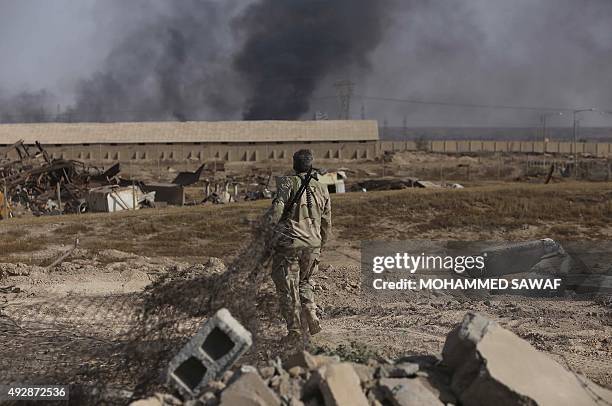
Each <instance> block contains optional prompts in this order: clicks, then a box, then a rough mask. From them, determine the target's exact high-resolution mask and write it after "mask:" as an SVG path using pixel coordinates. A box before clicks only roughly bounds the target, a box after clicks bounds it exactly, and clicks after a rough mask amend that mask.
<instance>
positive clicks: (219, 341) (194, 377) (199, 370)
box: [167, 309, 253, 397]
mask: <svg viewBox="0 0 612 406" xmlns="http://www.w3.org/2000/svg"><path fill="white" fill-rule="evenodd" d="M252 342H253V341H252V338H251V333H250V332H248V331H247V330H246V329H245V328H244V327H242V325H241V324H240V323H239V322H238V321H237V320H236V319H234V318H233V317H232V315H231V314H230V312H229V311H228V310H227V309H221V310H219V311H218V312H217V313H216V314H215V315H214V316H213V317H211V318H210V319H208V320H207V321H206V322H205V323H204V324H203V325H202V327H201V328H200V329H199V330H198V332H197V333H196V334H195V335H194V336H193V338H192V339H191V340H190V341H189V342H188V343H187V344H186V345H185V346H184V347H183V348H182V349H181V351H180V352H179V353H178V354H177V355H176V356H175V357H174V358H173V359H172V361H170V364H169V366H168V373H167V377H168V382H169V383H172V384H174V385H175V386H176V387H177V388H178V389H179V391H181V393H183V394H184V395H187V396H191V397H197V396H198V395H199V394H200V392H201V391H202V390H203V389H204V388H205V387H206V384H207V383H208V382H209V381H211V380H214V379H220V378H221V377H222V376H223V373H224V372H225V371H227V370H228V369H229V368H230V367H231V366H232V365H233V364H234V362H236V360H237V359H238V358H240V356H241V355H242V354H244V353H245V352H246V351H247V350H248V349H249V348H250V347H251V344H252Z"/></svg>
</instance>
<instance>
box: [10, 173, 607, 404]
mask: <svg viewBox="0 0 612 406" xmlns="http://www.w3.org/2000/svg"><path fill="white" fill-rule="evenodd" d="M611 191H612V186H611V185H609V184H599V185H595V186H593V185H590V186H584V185H577V186H574V187H569V188H565V189H560V188H554V187H553V186H551V187H550V188H549V189H545V190H543V189H537V188H527V189H525V188H522V187H519V188H518V189H517V188H515V187H514V186H511V185H510V186H501V187H499V188H497V189H495V188H489V189H487V188H484V189H479V188H477V189H475V190H465V191H460V192H459V193H457V191H453V190H446V191H442V192H428V191H424V192H423V191H403V192H388V193H380V194H379V193H368V194H363V195H352V196H349V195H347V196H342V197H339V198H336V199H335V201H336V203H338V204H336V205H335V214H336V218H337V222H336V223H337V232H336V235H337V238H336V239H335V240H334V241H333V242H332V244H331V245H330V247H328V249H327V250H326V251H325V252H324V254H323V257H322V264H321V271H320V273H319V275H318V277H317V278H316V282H317V285H318V292H319V303H320V305H321V308H322V310H323V313H324V319H323V324H324V332H322V333H321V334H320V335H318V336H316V337H315V338H314V340H313V342H312V347H313V350H315V351H323V352H326V353H335V354H338V355H340V356H341V357H343V358H347V359H353V360H359V359H366V358H367V357H374V356H381V357H390V358H393V357H397V356H400V355H405V354H430V353H439V352H440V350H441V347H442V344H443V342H444V338H445V335H446V333H447V332H448V331H449V330H450V329H451V327H452V326H453V325H455V324H456V323H457V322H459V321H460V319H461V317H462V316H463V315H464V314H465V312H466V311H467V310H475V311H479V312H482V313H484V314H487V315H488V316H490V317H492V318H493V319H495V320H497V321H499V322H500V323H501V324H502V325H504V326H506V327H508V328H510V329H511V330H512V331H514V332H515V333H517V334H518V335H520V336H521V337H523V338H525V339H527V340H528V341H529V342H531V343H532V344H533V345H534V346H536V347H537V348H538V349H540V350H542V351H546V352H548V353H550V354H551V355H552V356H553V357H554V358H556V359H557V360H559V361H560V362H561V363H562V364H567V365H568V366H569V367H570V368H572V369H574V370H576V371H579V372H582V373H584V374H585V375H587V376H588V377H590V378H591V379H593V380H594V381H595V382H598V383H600V384H602V385H604V386H607V387H612V366H611V365H610V363H609V360H610V359H612V342H611V340H610V337H612V307H611V306H612V303H611V302H610V298H609V297H608V298H607V299H606V298H599V299H591V298H587V297H575V296H568V297H564V298H554V299H544V298H527V297H518V296H486V297H472V298H470V297H466V296H464V295H462V296H450V295H446V294H434V293H420V294H410V295H406V297H405V298H404V299H403V300H395V299H394V300H391V299H381V298H380V297H372V296H370V295H367V294H365V292H362V291H361V290H360V272H359V261H360V253H359V242H360V240H362V239H367V238H372V237H378V238H380V239H399V238H410V236H411V235H412V236H414V235H419V237H420V238H438V239H443V238H449V237H451V236H454V238H466V239H468V238H473V239H476V238H505V239H523V238H525V239H527V238H542V237H548V236H551V237H564V236H565V237H567V233H573V236H574V237H575V238H576V239H579V238H584V239H590V240H593V239H602V240H603V239H606V238H607V239H610V237H612V231H611V228H610V224H611V223H612V222H610V219H612V207H611V206H610V200H609V196H610V193H612V192H611ZM507 196H515V201H514V202H508V201H506V199H507ZM538 202H540V203H542V202H545V204H546V205H547V206H546V207H550V208H555V210H559V211H556V212H550V211H551V210H549V212H546V211H545V210H542V211H541V212H540V213H534V212H529V211H530V210H532V209H533V208H535V207H537V205H538ZM266 204H267V202H256V203H251V204H239V205H237V206H227V207H207V208H197V209H170V210H167V211H152V212H146V211H142V212H140V213H135V214H134V213H129V214H118V215H117V216H114V217H110V216H106V215H104V216H100V215H94V216H83V217H80V218H76V217H74V218H71V217H66V218H45V219H31V220H28V219H24V220H15V221H9V222H4V223H2V224H0V227H2V237H3V243H4V244H5V247H6V246H8V242H10V241H9V239H10V235H11V234H12V233H17V235H19V236H20V237H19V238H18V239H17V240H18V241H13V242H12V243H13V247H21V248H22V250H21V251H19V249H16V250H15V252H13V253H8V252H6V251H4V252H1V253H0V255H1V256H2V257H3V259H2V262H10V263H18V262H27V263H28V264H25V265H19V266H15V265H13V266H7V265H4V266H2V267H1V268H0V287H9V286H14V288H12V290H13V291H12V292H10V290H11V289H9V290H8V291H7V290H5V292H9V293H2V294H0V298H1V300H2V302H0V308H2V315H3V316H8V317H1V318H0V323H1V324H0V327H1V329H0V330H1V333H0V334H1V335H2V336H3V337H2V341H3V343H5V345H4V346H3V348H2V350H0V351H1V353H0V364H1V365H0V371H1V372H0V381H2V382H25V381H33V382H42V381H45V380H47V381H49V380H50V379H52V380H55V381H56V382H57V383H81V384H91V385H94V384H97V383H99V382H104V383H106V384H108V385H109V387H108V388H106V389H105V390H106V391H107V392H108V391H110V392H109V393H114V394H115V395H116V396H119V395H117V393H116V392H113V391H116V390H119V389H123V390H128V391H136V392H137V393H144V392H146V391H150V389H151V387H155V386H156V385H159V384H160V383H161V374H162V373H163V369H164V366H165V362H166V360H167V359H168V358H169V357H171V356H172V355H173V351H175V350H176V349H177V348H178V346H180V345H181V344H182V343H183V342H184V341H185V340H186V339H188V338H189V336H190V334H191V333H192V332H193V331H194V329H195V328H196V327H197V325H198V323H199V322H200V321H201V320H202V319H203V317H204V316H205V315H206V313H207V311H210V308H209V305H208V303H207V295H209V294H210V288H211V287H212V286H213V285H214V282H215V281H217V280H218V279H216V278H217V277H218V275H219V274H220V272H221V270H222V268H223V266H222V265H221V264H220V263H219V262H218V261H214V260H213V261H212V262H210V261H209V260H206V259H205V258H206V257H208V256H209V255H211V254H213V252H214V251H217V252H218V253H219V254H218V255H214V256H219V257H223V258H224V259H226V260H227V261H228V262H229V261H230V260H231V256H232V254H231V253H232V249H231V246H232V245H233V247H234V252H235V250H236V249H237V247H236V245H237V244H236V240H235V239H234V240H232V241H230V242H229V243H228V241H224V242H223V243H221V242H216V241H215V240H216V239H225V238H235V237H232V236H234V235H241V233H243V232H244V230H248V227H249V222H248V221H247V219H253V218H256V217H257V213H260V212H261V211H262V210H263V208H264V207H265V205H266ZM390 205H392V206H390ZM515 206H516V207H515ZM559 208H561V209H559ZM385 210H386V212H385ZM394 210H395V211H394ZM515 211H516V212H521V211H527V212H526V215H525V216H524V217H523V218H522V219H520V220H517V218H513V217H511V216H512V215H513V213H514V212H515ZM458 212H459V213H460V214H461V216H462V218H456V217H457V214H456V213H458ZM453 213H455V215H454V216H455V218H452V217H451V216H453ZM495 213H497V215H496V217H495V218H492V215H493V214H495ZM211 215H212V216H215V218H214V219H210V218H206V217H205V216H211ZM585 215H588V216H589V217H588V218H587V217H585ZM446 216H449V217H448V221H445V219H446ZM551 218H554V221H553V220H551ZM152 219H156V220H157V221H156V222H153V221H152ZM196 219H197V221H201V222H202V221H210V223H207V224H208V227H213V228H215V229H216V233H209V232H208V231H206V230H205V231H202V229H200V230H199V233H200V234H197V238H196V239H195V240H192V239H190V238H189V236H190V235H194V233H196V232H198V230H194V228H192V227H197V226H194V221H195V220H196ZM359 219H360V220H359ZM410 219H413V221H411V220H410ZM470 222H472V223H471V224H470ZM200 225H201V228H204V229H205V227H206V224H204V223H200ZM451 225H452V228H451V227H450V226H451ZM220 226H221V227H220ZM568 230H569V231H568ZM74 231H77V232H79V234H80V236H81V239H82V241H83V242H84V244H83V245H84V247H83V248H82V249H80V250H77V251H76V252H75V253H74V255H73V256H71V257H70V259H69V260H68V261H67V262H66V263H64V264H62V265H61V266H60V267H58V268H57V269H55V270H53V271H50V272H48V271H46V270H44V269H43V268H40V267H37V266H35V265H34V264H43V265H45V264H48V263H50V262H51V261H52V259H53V258H55V257H57V255H58V254H59V253H60V252H62V250H65V249H67V248H68V244H69V241H71V239H72V238H73V233H74ZM179 231H180V233H179ZM173 233H174V234H173ZM419 233H420V234H419ZM555 233H556V235H555ZM550 234H552V235H550ZM102 236H106V237H108V238H112V237H113V238H115V237H116V239H115V240H111V239H109V240H107V239H102V238H101V237H102ZM164 236H166V237H167V239H166V246H163V245H162V244H161V241H162V239H163V238H164ZM32 239H36V242H37V244H38V246H36V247H34V248H33V247H31V246H30V245H28V244H34V242H33V241H32ZM158 239H159V242H158ZM13 240H15V239H13ZM7 241H8V242H7ZM62 241H63V242H64V243H65V245H64V246H62V245H61V242H62ZM96 241H98V243H97V245H96ZM117 241H119V242H124V241H125V242H126V243H125V244H124V245H123V248H124V250H112V248H116V247H117V246H121V244H117ZM181 242H182V243H183V244H188V246H189V251H188V252H189V254H190V255H183V253H184V252H187V250H184V249H183V250H181V248H180V247H179V246H178V244H179V243H181ZM147 244H151V245H147ZM199 244H201V245H202V246H203V247H204V248H203V249H202V250H201V251H199V250H197V247H198V245H199ZM141 247H143V249H142V250H141V249H140V248H141ZM152 247H153V248H152ZM155 247H158V248H155ZM155 249H157V250H158V251H159V254H158V255H156V252H155ZM173 250H174V252H176V254H175V255H169V253H171V252H173ZM124 251H128V253H126V252H124ZM140 251H143V252H144V254H143V252H140ZM145 255H146V256H145ZM199 263H205V265H197V264H199ZM252 291H253V288H252V287H251V286H249V285H248V284H246V285H237V287H236V289H235V290H233V291H232V290H230V292H233V293H234V294H235V296H232V295H228V296H227V297H225V298H224V299H223V300H225V301H226V303H227V304H228V305H230V306H231V305H232V304H234V305H235V304H236V303H238V302H240V301H241V300H242V299H241V298H244V297H245V296H248V295H245V292H252ZM249 301H250V302H249ZM247 302H248V303H250V305H253V309H254V310H253V311H254V312H255V313H254V314H256V315H257V318H258V320H257V325H255V324H253V321H248V322H247V321H245V323H247V325H249V326H252V327H253V328H254V329H256V330H257V332H256V333H257V334H256V346H255V348H254V350H253V351H251V352H250V354H249V355H248V356H247V357H246V358H245V361H251V362H261V361H263V360H264V359H266V358H267V357H268V356H269V355H272V354H276V353H278V352H282V351H283V350H289V349H283V348H281V347H280V345H279V344H278V342H277V340H278V338H279V337H280V336H281V335H282V334H283V333H284V332H283V324H282V321H281V319H280V317H279V316H278V314H279V313H278V309H277V305H276V299H275V296H274V291H273V287H272V284H271V281H270V280H269V278H266V277H265V275H264V277H263V278H262V279H261V284H260V285H258V287H257V289H256V294H255V295H254V296H252V297H250V298H248V299H247ZM255 304H256V306H255ZM238 317H240V314H238ZM243 321H244V320H243ZM109 396H110V395H109Z"/></svg>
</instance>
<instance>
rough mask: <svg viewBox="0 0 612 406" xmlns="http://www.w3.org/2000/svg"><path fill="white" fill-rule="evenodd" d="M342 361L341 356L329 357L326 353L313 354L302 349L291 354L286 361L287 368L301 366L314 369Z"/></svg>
mask: <svg viewBox="0 0 612 406" xmlns="http://www.w3.org/2000/svg"><path fill="white" fill-rule="evenodd" d="M338 362H340V358H339V357H328V356H325V355H312V354H310V353H309V352H307V351H300V352H297V353H295V354H293V355H292V356H290V357H289V358H288V359H287V360H286V361H285V363H284V367H285V368H286V369H291V368H293V367H296V366H299V367H302V368H305V369H307V370H310V371H314V370H315V369H318V368H320V367H322V366H324V365H328V364H332V363H338Z"/></svg>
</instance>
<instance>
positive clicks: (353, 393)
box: [317, 363, 368, 406]
mask: <svg viewBox="0 0 612 406" xmlns="http://www.w3.org/2000/svg"><path fill="white" fill-rule="evenodd" d="M317 374H318V376H319V377H320V380H319V390H320V391H321V394H322V395H323V400H324V401H325V406H344V405H353V406H368V399H367V398H366V396H365V395H364V393H363V392H362V390H361V384H360V381H359V377H358V376H357V373H356V372H355V370H354V369H353V367H352V366H351V364H349V363H341V364H329V365H326V366H323V367H322V368H320V369H319V370H318V371H317Z"/></svg>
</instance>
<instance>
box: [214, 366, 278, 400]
mask: <svg viewBox="0 0 612 406" xmlns="http://www.w3.org/2000/svg"><path fill="white" fill-rule="evenodd" d="M280 404H281V401H280V399H279V398H278V396H277V395H276V394H275V393H274V392H273V391H272V390H271V389H270V388H268V386H267V385H266V383H265V382H264V380H263V379H261V377H260V376H259V374H258V373H257V372H246V373H241V374H240V376H239V377H238V378H237V379H236V380H234V382H233V383H231V384H230V386H228V387H227V389H226V390H224V391H223V393H222V394H221V403H220V406H234V405H241V406H242V405H244V406H280Z"/></svg>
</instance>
